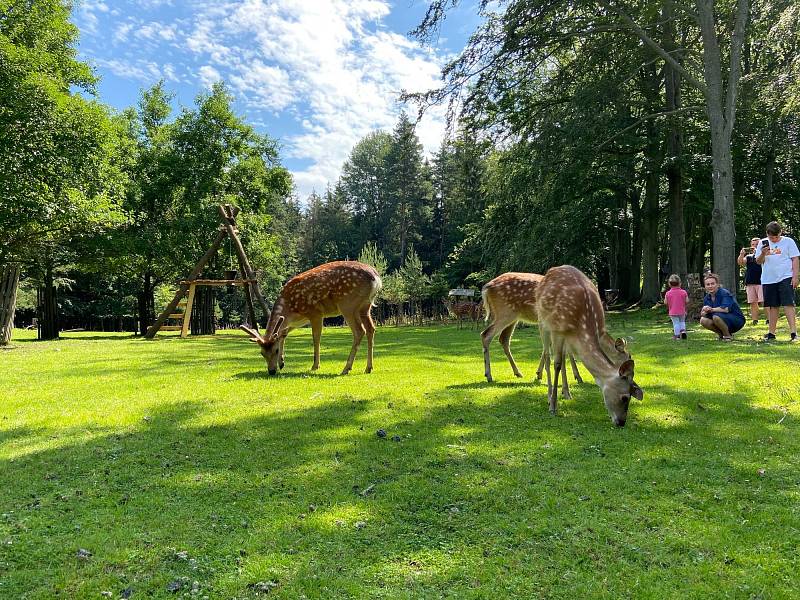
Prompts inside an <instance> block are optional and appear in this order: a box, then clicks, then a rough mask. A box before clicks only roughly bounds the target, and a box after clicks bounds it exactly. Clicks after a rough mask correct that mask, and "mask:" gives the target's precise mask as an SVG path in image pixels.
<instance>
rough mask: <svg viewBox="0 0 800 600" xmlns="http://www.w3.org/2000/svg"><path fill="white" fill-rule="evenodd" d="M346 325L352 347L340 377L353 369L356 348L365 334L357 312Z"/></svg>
mask: <svg viewBox="0 0 800 600" xmlns="http://www.w3.org/2000/svg"><path fill="white" fill-rule="evenodd" d="M347 324H348V325H350V331H352V332H353V347H352V348H351V349H350V356H348V357H347V364H345V366H344V369H342V375H347V374H348V373H349V372H350V369H352V368H353V361H354V360H355V359H356V352H358V347H359V345H360V344H361V338H363V337H364V334H365V333H366V330H365V329H364V324H363V323H362V322H361V316H360V315H359V314H358V313H357V312H356V313H354V314H353V315H352V316H351V318H349V319H347Z"/></svg>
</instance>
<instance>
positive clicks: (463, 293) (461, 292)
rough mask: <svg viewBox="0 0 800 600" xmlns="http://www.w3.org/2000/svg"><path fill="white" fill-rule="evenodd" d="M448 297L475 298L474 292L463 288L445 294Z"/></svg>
mask: <svg viewBox="0 0 800 600" xmlns="http://www.w3.org/2000/svg"><path fill="white" fill-rule="evenodd" d="M447 295H448V296H458V297H461V298H472V297H474V296H475V290H468V289H464V288H456V289H454V290H450V291H449V292H447Z"/></svg>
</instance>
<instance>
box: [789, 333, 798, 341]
mask: <svg viewBox="0 0 800 600" xmlns="http://www.w3.org/2000/svg"><path fill="white" fill-rule="evenodd" d="M789 341H790V342H796V341H797V333H793V334H792V335H791V336H790V337H789Z"/></svg>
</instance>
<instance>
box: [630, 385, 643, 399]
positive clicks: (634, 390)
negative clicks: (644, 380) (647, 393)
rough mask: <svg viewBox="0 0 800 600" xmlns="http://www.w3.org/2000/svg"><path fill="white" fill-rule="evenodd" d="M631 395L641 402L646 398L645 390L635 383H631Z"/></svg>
mask: <svg viewBox="0 0 800 600" xmlns="http://www.w3.org/2000/svg"><path fill="white" fill-rule="evenodd" d="M631 396H633V397H634V398H636V399H637V400H638V401H639V402H641V401H642V400H644V390H643V389H642V388H640V387H639V386H638V385H636V384H635V383H632V384H631Z"/></svg>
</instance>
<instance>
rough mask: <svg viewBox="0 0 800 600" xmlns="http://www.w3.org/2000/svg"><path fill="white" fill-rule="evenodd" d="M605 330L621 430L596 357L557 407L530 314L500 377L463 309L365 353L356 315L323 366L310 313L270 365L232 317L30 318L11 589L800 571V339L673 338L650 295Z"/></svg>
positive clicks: (13, 380) (12, 426)
mask: <svg viewBox="0 0 800 600" xmlns="http://www.w3.org/2000/svg"><path fill="white" fill-rule="evenodd" d="M609 329H610V330H611V332H612V333H614V334H615V335H622V336H624V337H626V338H628V340H629V343H630V349H631V351H632V353H633V357H634V359H635V360H636V380H637V382H638V383H639V384H640V385H641V386H642V388H644V390H645V400H644V402H641V403H639V402H636V403H634V404H633V405H632V408H631V415H630V418H629V421H628V424H627V426H626V427H625V428H624V429H616V428H614V427H613V426H612V425H611V423H610V420H609V418H608V415H607V414H606V411H605V408H604V406H603V402H602V397H601V394H600V391H599V390H598V388H597V386H596V385H594V384H593V383H591V376H590V375H589V374H588V372H587V371H586V370H585V369H584V368H583V367H581V372H582V373H583V376H584V378H585V379H586V381H587V382H586V383H584V384H582V385H579V384H572V385H571V387H572V393H573V399H572V400H561V401H560V403H559V415H558V416H557V417H552V416H551V415H550V414H549V413H548V410H547V398H546V386H544V385H543V384H541V383H538V384H537V383H534V382H533V377H534V374H535V370H536V366H537V364H538V358H539V352H540V344H539V341H538V333H537V330H536V328H535V327H526V328H521V329H520V330H518V331H517V333H516V334H515V340H514V343H513V351H514V354H515V357H516V359H517V362H518V364H519V366H520V369H521V370H522V372H523V373H524V374H525V378H523V379H516V378H514V377H513V375H512V373H511V369H510V367H509V366H508V363H507V362H506V359H505V356H504V355H503V353H502V350H501V349H500V347H499V345H497V344H494V345H493V347H492V367H493V372H494V375H495V379H496V382H495V383H493V384H487V383H486V382H485V380H484V378H483V360H482V353H481V344H480V340H479V337H478V333H477V332H476V331H469V330H463V331H458V330H457V329H455V328H454V327H412V328H395V327H384V328H381V329H379V330H378V333H377V336H376V342H377V343H376V350H375V372H374V373H372V374H370V375H365V374H363V372H362V371H363V368H364V349H363V348H362V351H361V354H360V355H359V358H358V360H357V361H356V364H355V367H354V371H353V373H352V374H351V375H349V376H347V377H339V376H338V373H339V371H340V370H341V368H342V365H343V364H344V361H345V359H346V357H347V354H348V352H349V349H350V339H351V338H350V334H349V330H346V329H344V328H331V329H327V330H326V331H325V333H324V335H323V338H322V366H321V369H320V370H319V371H318V372H316V373H312V372H310V371H309V367H310V365H311V358H312V353H311V340H310V332H309V331H308V330H299V331H297V332H294V333H293V334H292V335H291V337H290V340H289V343H288V344H287V364H286V368H285V369H284V371H283V373H282V374H281V375H280V376H279V377H276V378H269V377H267V375H266V370H265V364H264V361H263V359H262V358H261V356H260V355H259V354H258V352H257V351H256V349H255V348H254V347H253V346H252V344H249V343H248V342H247V340H246V338H245V337H244V336H243V335H242V334H241V333H239V332H222V333H221V334H219V335H217V336H215V337H206V338H189V339H186V340H181V339H180V338H178V337H176V336H174V335H169V336H164V337H159V338H158V339H156V340H154V341H144V340H140V339H136V338H133V337H131V336H129V335H117V334H93V333H73V334H66V335H65V336H64V339H62V340H59V341H54V342H36V341H35V340H34V339H33V338H34V337H35V335H34V334H33V332H15V340H14V345H15V346H16V347H15V349H13V350H10V351H3V352H2V353H0V367H1V368H2V370H0V374H1V376H2V384H3V385H2V388H0V466H1V467H2V468H0V597H3V598H5V597H9V598H23V597H24V598H52V597H56V596H60V597H70V598H96V597H100V593H101V592H104V591H105V592H111V594H112V596H113V597H118V596H119V595H120V594H121V592H122V591H124V590H128V589H129V590H131V594H132V596H131V597H134V598H136V597H155V598H172V597H176V595H177V596H179V597H180V596H183V595H185V594H188V595H189V596H190V597H199V598H202V597H203V596H208V597H210V598H233V597H236V598H259V597H264V596H265V595H267V594H268V595H269V597H276V598H300V597H303V596H305V597H307V598H339V597H341V598H344V597H401V598H429V597H458V598H490V597H491V598H495V597H503V598H505V597H552V598H562V597H568V598H575V597H684V596H688V597H744V598H748V597H759V596H760V597H765V598H767V597H787V598H788V597H794V596H797V595H798V594H800V584H798V582H797V578H796V573H797V572H800V559H798V553H797V543H796V541H797V539H800V510H798V508H797V507H798V504H799V503H798V500H800V470H798V467H797V464H798V458H799V457H800V452H798V450H800V436H798V433H800V398H799V397H798V395H799V394H800V392H798V391H797V390H798V389H800V373H799V372H798V369H797V358H798V352H800V350H799V349H798V348H797V347H796V346H790V345H789V344H788V343H785V342H784V343H780V342H779V343H775V344H763V343H761V342H760V341H759V339H758V338H760V336H761V335H763V333H764V331H765V329H764V328H763V327H759V328H754V329H752V330H751V329H750V328H749V327H748V328H746V329H745V331H743V332H742V333H741V334H740V335H739V336H738V339H737V340H736V341H734V342H733V343H731V344H722V343H719V342H716V341H715V340H714V339H713V337H712V336H711V335H710V334H706V333H703V332H701V331H698V330H696V329H694V330H692V331H690V334H689V340H687V341H686V342H673V341H672V340H670V337H671V330H670V324H669V321H668V319H667V318H666V317H665V316H664V315H660V314H654V313H650V312H648V311H639V312H638V313H628V314H620V315H612V316H611V318H610V322H609ZM570 381H571V375H570ZM379 430H383V431H384V432H385V433H386V435H385V436H381V435H379V434H378V432H379ZM79 549H83V550H87V551H88V552H90V553H91V555H90V556H79V554H78V551H79ZM195 582H196V583H195ZM175 586H178V587H179V589H178V590H177V591H174V592H173V591H170V590H171V589H172V588H174V587H175ZM187 586H188V587H187ZM193 589H194V593H193Z"/></svg>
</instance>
